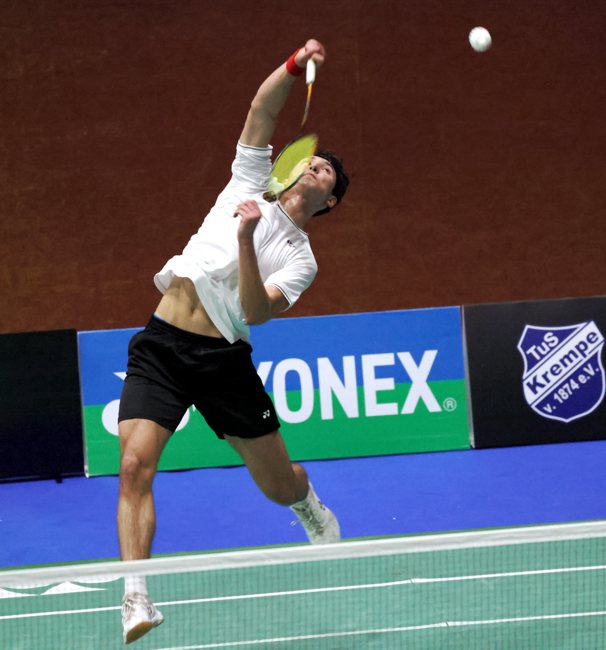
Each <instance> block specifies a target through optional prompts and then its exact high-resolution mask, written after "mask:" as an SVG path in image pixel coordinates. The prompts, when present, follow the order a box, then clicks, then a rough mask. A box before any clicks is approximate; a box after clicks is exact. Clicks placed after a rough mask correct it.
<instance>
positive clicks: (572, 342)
mask: <svg viewBox="0 0 606 650" xmlns="http://www.w3.org/2000/svg"><path fill="white" fill-rule="evenodd" d="M603 347H604V337H603V335H602V333H601V332H600V330H599V329H598V328H597V325H596V324H595V322H594V321H587V322H585V323H578V324H577V325H568V326H566V327H537V326H535V325H526V327H525V328H524V332H523V333H522V337H521V338H520V341H519V343H518V350H519V351H520V353H521V355H522V358H523V359H524V374H523V376H522V384H523V388H524V397H525V399H526V402H527V403H528V405H529V406H530V407H531V408H532V410H533V411H535V412H536V413H538V414H539V415H541V416H543V417H545V418H551V419H552V420H559V421H560V422H571V421H572V420H576V419H577V418H581V417H583V416H585V415H588V414H589V413H591V412H592V411H594V410H595V409H596V408H597V407H598V406H599V405H600V403H601V402H602V399H603V398H604V367H603V365H602V358H601V356H602V349H603Z"/></svg>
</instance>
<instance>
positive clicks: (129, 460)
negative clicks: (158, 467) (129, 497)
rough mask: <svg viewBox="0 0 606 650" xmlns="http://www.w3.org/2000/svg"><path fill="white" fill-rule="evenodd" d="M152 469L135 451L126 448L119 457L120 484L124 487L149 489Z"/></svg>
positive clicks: (152, 473) (152, 475)
mask: <svg viewBox="0 0 606 650" xmlns="http://www.w3.org/2000/svg"><path fill="white" fill-rule="evenodd" d="M154 474H155V472H154V470H153V469H151V468H150V467H149V465H148V464H147V463H146V462H145V461H144V459H143V458H141V456H140V455H139V454H137V453H133V452H130V451H128V450H126V451H125V452H124V453H123V454H122V458H121V459H120V484H121V486H122V487H123V488H126V489H139V490H141V489H143V490H144V489H149V488H151V483H152V481H153V478H154Z"/></svg>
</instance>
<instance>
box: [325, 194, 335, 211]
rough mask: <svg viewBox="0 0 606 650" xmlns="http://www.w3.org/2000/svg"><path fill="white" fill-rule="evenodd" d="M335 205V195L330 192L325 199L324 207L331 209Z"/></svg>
mask: <svg viewBox="0 0 606 650" xmlns="http://www.w3.org/2000/svg"><path fill="white" fill-rule="evenodd" d="M335 205H337V197H336V196H335V195H334V194H331V195H330V196H329V197H328V199H327V201H326V207H327V208H330V209H331V210H332V208H334V207H335Z"/></svg>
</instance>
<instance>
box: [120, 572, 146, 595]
mask: <svg viewBox="0 0 606 650" xmlns="http://www.w3.org/2000/svg"><path fill="white" fill-rule="evenodd" d="M124 593H125V594H131V593H136V594H143V595H144V596H147V595H148V594H147V583H146V581H145V576H126V577H125V578H124Z"/></svg>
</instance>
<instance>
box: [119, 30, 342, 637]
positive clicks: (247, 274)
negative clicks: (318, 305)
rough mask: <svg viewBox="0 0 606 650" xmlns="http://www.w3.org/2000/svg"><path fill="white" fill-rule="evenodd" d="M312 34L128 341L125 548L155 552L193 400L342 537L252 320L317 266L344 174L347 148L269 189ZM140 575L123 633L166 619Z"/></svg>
mask: <svg viewBox="0 0 606 650" xmlns="http://www.w3.org/2000/svg"><path fill="white" fill-rule="evenodd" d="M310 58H311V59H313V60H314V61H315V62H316V65H317V66H321V65H322V64H323V63H324V59H325V51H324V47H323V45H322V44H321V43H319V42H318V41H316V40H309V41H307V43H306V44H305V45H304V46H303V47H301V48H299V49H297V50H296V51H295V53H294V54H293V55H292V56H291V57H290V58H289V59H288V60H287V62H286V63H283V64H281V65H280V66H279V67H278V68H277V69H276V70H275V71H274V72H273V73H272V74H271V75H270V76H269V77H268V78H267V79H266V80H265V81H264V82H263V83H262V84H261V86H260V87H259V89H258V91H257V93H256V95H255V97H254V99H253V101H252V103H251V106H250V110H249V112H248V116H247V118H246V122H245V124H244V129H243V131H242V134H241V136H240V139H239V142H238V144H237V147H236V157H235V160H234V162H233V165H232V176H231V179H230V181H229V183H228V184H227V186H226V187H225V189H224V190H223V191H222V192H221V194H220V195H219V197H218V198H217V201H216V203H215V205H214V206H213V208H212V209H211V210H210V212H209V214H208V215H207V216H206V218H205V220H204V222H203V223H202V226H201V227H200V229H199V230H198V232H197V233H196V234H194V235H193V236H192V237H191V239H190V241H189V243H188V244H187V246H186V247H185V249H184V250H183V252H182V253H181V254H180V255H177V256H175V257H172V258H171V259H169V260H168V262H167V263H166V264H165V266H164V268H162V269H161V270H160V272H159V273H157V274H156V276H155V278H154V281H155V285H156V287H157V288H158V289H159V291H160V292H161V293H162V298H161V300H160V302H159V304H158V307H157V309H156V311H155V313H154V314H153V316H152V317H151V319H150V321H149V323H148V325H147V326H146V328H145V329H144V330H143V331H141V332H139V333H138V334H136V335H135V336H134V337H133V339H132V340H131V342H130V345H129V353H128V371H127V375H126V380H125V382H124V387H123V392H122V398H121V401H120V412H119V432H120V452H121V453H120V456H121V462H120V494H119V502H118V517H117V518H118V533H119V538H120V552H121V558H122V559H123V560H138V559H143V558H148V557H150V552H151V545H152V539H153V536H154V531H155V525H156V521H155V511H154V502H153V496H152V483H153V480H154V476H155V474H156V471H157V467H158V461H159V459H160V456H161V454H162V451H163V449H164V446H165V445H166V443H167V442H168V440H169V438H170V436H171V435H172V434H173V432H174V431H175V429H176V428H177V425H178V424H179V422H180V421H181V418H182V417H183V415H184V413H185V411H186V410H187V408H189V406H191V405H192V404H194V405H195V407H196V408H197V409H198V411H200V413H201V414H202V415H203V416H204V418H205V419H206V422H207V423H208V425H209V426H210V427H211V428H212V429H213V431H214V432H215V434H216V435H217V436H218V437H219V438H222V439H224V440H225V441H227V443H228V444H229V445H231V446H232V447H233V448H234V449H235V451H236V452H237V453H238V454H239V455H240V457H241V458H242V460H243V462H244V463H245V464H246V466H247V467H248V470H249V471H250V473H251V475H252V477H253V479H254V480H255V482H256V484H257V485H258V487H259V488H260V489H261V490H262V491H263V493H264V494H265V495H266V496H267V497H268V498H269V499H271V500H272V501H275V502H277V503H279V504H282V505H284V506H290V507H291V509H292V510H293V511H294V512H295V513H296V515H297V516H298V518H299V519H300V520H301V522H302V524H303V527H304V529H305V531H306V533H307V536H308V538H309V540H310V542H311V543H314V544H322V543H331V542H337V541H338V540H339V538H340V532H339V524H338V522H337V519H336V517H335V516H334V514H333V513H332V512H331V511H330V510H329V509H328V508H326V507H325V506H324V505H323V504H322V503H321V502H320V501H319V499H318V497H317V496H316V494H315V492H314V490H313V488H312V487H311V485H310V483H309V481H308V478H307V474H306V472H305V470H304V469H303V467H301V466H300V465H298V464H295V463H291V461H290V460H289V457H288V453H287V451H286V448H285V445H284V442H283V440H282V437H281V435H280V432H279V423H278V418H277V416H276V413H275V410H274V406H273V404H272V402H271V399H270V397H269V396H268V395H267V393H266V392H265V389H264V387H263V384H262V381H261V379H260V378H259V376H258V375H257V373H256V371H255V368H254V365H253V363H252V360H251V350H252V348H251V346H250V344H249V326H250V325H259V324H261V323H264V322H266V321H268V320H270V319H271V318H272V317H274V316H276V315H277V314H279V313H281V312H283V311H285V310H286V309H288V308H289V307H291V306H292V305H293V304H294V303H295V302H296V301H297V299H298V298H299V296H300V295H301V293H302V292H303V291H304V290H305V289H307V287H308V286H309V285H310V284H311V282H312V281H313V279H314V276H315V274H316V271H317V266H316V261H315V259H314V256H313V253H312V250H311V247H310V243H309V239H308V235H307V233H306V231H305V229H306V226H307V224H308V222H309V220H310V219H311V218H312V217H313V216H315V215H318V214H323V213H325V212H327V211H329V210H331V209H332V208H334V207H335V205H336V204H337V203H339V202H340V200H341V199H342V197H343V195H344V193H345V191H346V189H347V186H348V184H349V180H348V177H347V175H346V173H345V172H344V170H343V167H342V165H341V161H340V159H338V158H337V157H335V156H334V155H333V154H331V153H330V152H324V151H320V152H318V153H317V154H316V155H315V156H314V157H313V158H312V160H311V163H310V165H309V168H308V169H307V171H306V173H305V174H304V175H303V176H302V178H301V179H300V181H298V182H297V183H296V184H295V185H294V186H293V187H292V188H290V189H289V190H288V191H286V192H284V193H283V194H282V195H281V196H280V198H279V200H278V201H276V202H274V203H268V202H266V201H264V200H263V198H262V197H263V192H264V191H265V190H266V189H267V183H268V180H269V171H270V168H271V154H272V149H271V146H270V145H269V142H270V139H271V137H272V135H273V132H274V128H275V126H276V120H277V117H278V114H279V113H280V111H281V109H282V108H283V106H284V105H285V103H286V101H287V98H288V95H289V92H290V90H291V88H292V86H293V85H294V84H295V83H296V81H297V77H299V75H300V73H301V72H302V71H303V69H304V68H305V66H306V63H307V61H308V60H309V59H310ZM163 620H164V619H163V616H162V614H161V613H160V611H159V610H158V609H157V608H156V607H155V605H154V604H153V602H152V601H151V599H150V596H149V594H148V592H147V586H146V583H145V578H144V577H139V576H134V577H127V578H126V579H125V596H124V599H123V605H122V621H123V630H124V642H125V643H130V642H132V641H135V640H136V639H138V638H139V637H141V636H142V635H143V634H145V633H146V632H148V631H149V630H150V629H151V628H152V627H155V626H157V625H159V624H160V623H162V622H163Z"/></svg>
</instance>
